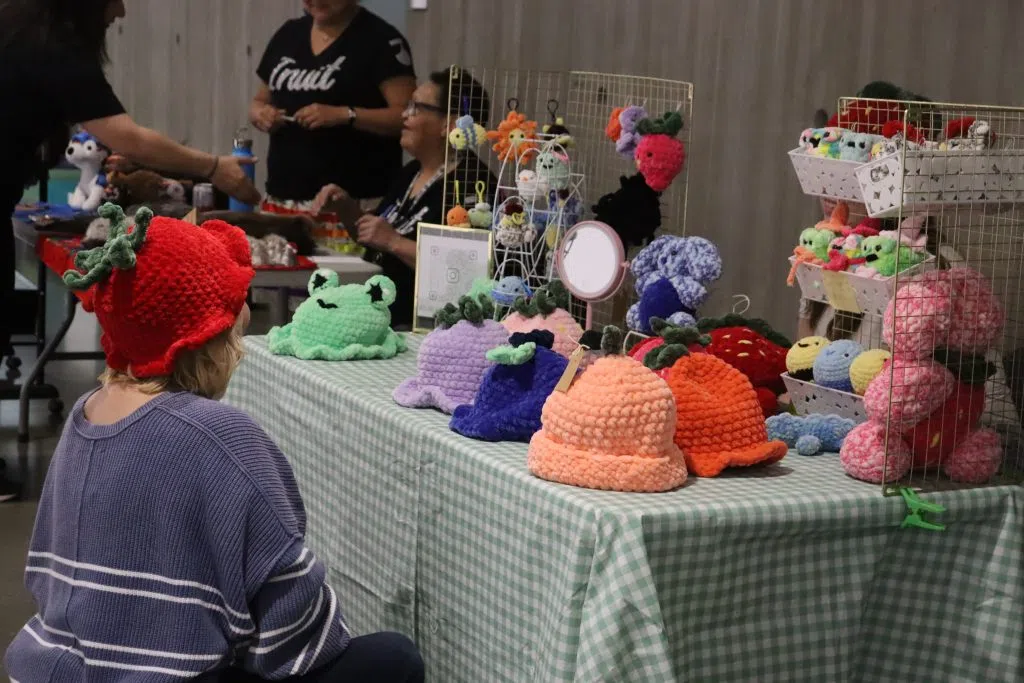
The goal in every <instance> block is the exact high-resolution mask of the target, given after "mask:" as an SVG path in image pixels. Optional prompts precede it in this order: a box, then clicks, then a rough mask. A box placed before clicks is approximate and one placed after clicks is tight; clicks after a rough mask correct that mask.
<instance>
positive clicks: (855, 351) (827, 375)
mask: <svg viewBox="0 0 1024 683" xmlns="http://www.w3.org/2000/svg"><path fill="white" fill-rule="evenodd" d="M887 359H888V352H887V351H885V350H883V349H871V350H868V351H865V350H864V349H863V347H861V345H860V344H858V343H857V342H855V341H852V340H850V339H839V340H837V341H834V342H830V341H829V340H828V339H826V338H825V337H804V338H803V339H798V340H797V342H796V343H795V344H793V346H792V347H790V349H789V351H788V352H787V353H786V371H787V372H788V373H789V376H790V377H792V378H793V379H798V380H802V381H804V382H814V383H815V384H817V385H818V386H822V387H826V388H828V389H835V390H836V391H845V392H853V391H856V390H857V388H858V387H866V386H867V384H868V383H869V382H871V380H873V379H874V378H875V377H876V376H878V374H879V373H881V372H882V369H883V368H884V366H885V361H886V360H887ZM856 393H858V394H863V393H864V392H863V391H856Z"/></svg>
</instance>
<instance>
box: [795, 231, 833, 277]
mask: <svg viewBox="0 0 1024 683" xmlns="http://www.w3.org/2000/svg"><path fill="white" fill-rule="evenodd" d="M833 239H835V235H834V234H833V233H832V231H830V230H821V229H819V228H805V229H804V230H803V232H801V233H800V242H799V244H797V245H796V246H795V247H794V248H793V256H794V259H793V265H792V267H791V268H790V269H789V275H787V276H786V284H787V285H789V286H790V287H792V286H793V285H795V284H796V271H797V269H798V268H799V267H800V264H801V263H807V264H811V265H819V266H820V265H823V264H825V263H828V260H829V246H830V245H831V244H832V240H833Z"/></svg>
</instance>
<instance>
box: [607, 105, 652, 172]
mask: <svg viewBox="0 0 1024 683" xmlns="http://www.w3.org/2000/svg"><path fill="white" fill-rule="evenodd" d="M647 117H648V115H647V110H646V109H644V108H643V107H635V106H629V107H625V108H624V109H623V110H622V111H621V112H620V113H619V130H620V134H619V137H618V139H617V140H616V141H615V151H616V152H618V153H619V154H621V155H622V156H624V157H626V158H627V159H633V158H634V157H635V156H636V147H637V145H638V144H639V143H640V137H641V133H640V131H639V130H637V127H638V126H639V124H640V122H641V121H643V120H645V119H646V118H647Z"/></svg>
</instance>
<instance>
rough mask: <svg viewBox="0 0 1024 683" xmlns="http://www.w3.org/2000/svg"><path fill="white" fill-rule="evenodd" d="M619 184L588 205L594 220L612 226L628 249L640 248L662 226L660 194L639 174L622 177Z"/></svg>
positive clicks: (652, 237)
mask: <svg viewBox="0 0 1024 683" xmlns="http://www.w3.org/2000/svg"><path fill="white" fill-rule="evenodd" d="M619 185H620V187H619V189H618V190H615V191H614V192H610V193H608V194H606V195H604V196H603V197H601V198H600V199H598V200H597V204H595V205H594V206H592V207H591V210H592V211H593V212H594V220H597V221H601V222H602V223H606V224H607V225H608V226H609V227H611V229H612V230H614V231H615V233H616V234H617V235H618V236H619V239H620V240H622V244H623V245H624V246H626V247H627V248H628V247H631V246H635V247H642V246H644V245H645V244H647V243H648V242H650V241H651V240H652V239H654V233H655V232H657V230H658V228H660V227H661V195H660V194H659V193H657V192H655V191H654V190H652V189H651V187H650V186H649V185H648V184H647V181H646V180H644V176H643V174H642V173H635V174H633V175H631V176H621V177H620V178H619Z"/></svg>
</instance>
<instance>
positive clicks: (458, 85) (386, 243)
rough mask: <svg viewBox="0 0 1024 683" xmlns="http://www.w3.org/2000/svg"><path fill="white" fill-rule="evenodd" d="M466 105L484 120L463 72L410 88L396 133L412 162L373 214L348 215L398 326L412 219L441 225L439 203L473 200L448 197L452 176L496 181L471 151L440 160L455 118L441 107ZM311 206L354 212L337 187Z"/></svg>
mask: <svg viewBox="0 0 1024 683" xmlns="http://www.w3.org/2000/svg"><path fill="white" fill-rule="evenodd" d="M453 68H455V67H453ZM467 103H468V106H469V107H470V110H471V111H472V112H473V113H474V115H477V116H479V117H480V119H481V120H483V121H486V120H487V119H488V117H489V115H490V98H489V96H488V95H487V92H486V91H485V90H484V88H483V86H481V85H480V83H478V82H477V81H476V80H474V79H473V78H472V77H471V76H470V75H469V74H467V73H466V72H465V71H461V70H456V71H455V72H454V75H453V73H452V71H451V70H447V69H446V70H444V71H438V72H435V73H432V74H431V75H430V79H429V80H428V81H427V82H426V83H423V84H422V85H420V86H419V87H418V88H416V91H415V92H414V93H413V97H412V99H411V100H410V101H409V103H408V106H407V107H406V108H405V111H404V112H403V114H402V116H403V124H402V136H401V138H400V141H401V144H402V149H404V150H405V151H406V152H408V153H409V154H410V155H411V156H412V157H413V161H411V162H409V163H408V164H406V166H405V167H404V168H402V169H401V170H400V171H399V172H398V173H396V174H394V175H393V176H392V177H391V178H390V181H389V183H388V185H389V189H388V191H387V192H386V193H385V195H384V199H383V200H382V201H381V203H380V206H378V207H377V210H376V212H374V213H366V214H363V216H362V217H361V218H358V220H356V221H355V226H356V229H357V234H356V235H355V237H356V239H357V241H358V242H359V243H360V244H362V245H363V246H365V247H368V248H369V251H368V252H367V256H366V258H367V259H368V260H370V261H373V262H375V263H379V264H380V266H381V268H382V269H383V270H384V274H385V275H387V276H388V277H390V278H391V279H392V280H394V281H395V284H396V285H397V289H398V296H397V297H396V298H395V302H394V303H393V304H392V305H391V320H392V323H393V324H394V325H395V326H398V327H404V326H408V325H409V324H410V323H411V322H412V315H413V310H412V309H413V291H414V284H415V268H416V226H417V224H419V223H443V222H444V216H443V215H442V211H443V210H444V207H445V206H449V207H450V206H454V205H455V204H457V203H461V204H463V205H464V206H465V207H466V208H467V209H469V208H472V207H473V206H474V204H475V195H474V193H473V192H472V191H467V192H464V193H463V195H464V196H461V197H458V198H456V197H455V183H454V182H453V181H455V180H458V182H459V184H460V185H461V186H462V188H475V187H476V183H477V181H480V180H482V181H484V183H485V184H486V190H485V195H486V196H488V197H492V196H493V192H494V190H495V188H496V187H497V179H496V178H495V177H494V175H493V174H492V173H491V172H490V170H489V169H488V168H487V166H486V165H485V164H484V163H483V162H482V161H481V160H480V159H479V158H478V157H477V156H476V155H475V154H473V153H472V152H462V153H460V154H458V155H454V154H452V155H448V161H447V163H446V161H445V156H446V150H447V146H448V132H449V131H450V130H451V128H452V127H453V126H454V125H455V119H456V118H457V116H458V115H457V114H455V115H452V116H449V114H448V112H461V111H463V110H464V108H465V107H467ZM446 176H447V180H448V182H447V188H448V190H447V191H448V197H447V202H446V201H445V187H446V183H445V178H446ZM313 204H314V211H319V210H321V209H324V208H326V209H328V210H333V211H336V212H338V213H339V214H341V215H353V212H355V211H357V210H358V209H357V208H356V207H355V206H354V205H355V201H354V200H353V198H351V197H350V196H348V194H347V193H346V192H345V191H344V189H343V188H341V187H339V186H338V185H328V186H326V187H324V188H323V189H322V190H321V191H320V193H319V194H318V195H317V198H316V200H315V201H314V203H313Z"/></svg>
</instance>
